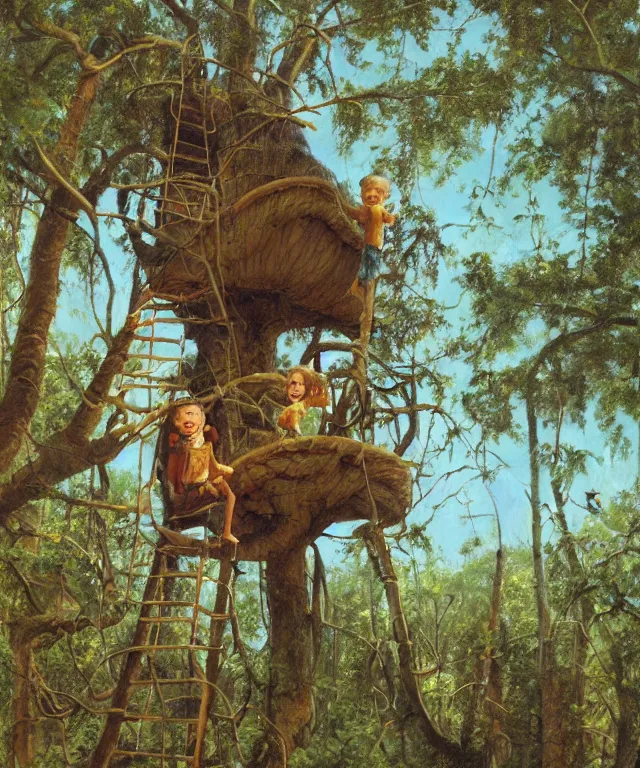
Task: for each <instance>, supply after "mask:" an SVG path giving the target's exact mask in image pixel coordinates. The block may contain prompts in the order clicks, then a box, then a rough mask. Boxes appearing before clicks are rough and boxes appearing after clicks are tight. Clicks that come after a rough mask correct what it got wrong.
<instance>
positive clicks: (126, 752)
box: [111, 749, 193, 763]
mask: <svg viewBox="0 0 640 768" xmlns="http://www.w3.org/2000/svg"><path fill="white" fill-rule="evenodd" d="M111 754H112V755H129V757H157V758H158V760H182V761H183V762H184V761H187V762H189V763H192V762H193V755H171V754H168V753H166V752H132V751H131V750H128V749H114V750H113V752H112V753H111Z"/></svg>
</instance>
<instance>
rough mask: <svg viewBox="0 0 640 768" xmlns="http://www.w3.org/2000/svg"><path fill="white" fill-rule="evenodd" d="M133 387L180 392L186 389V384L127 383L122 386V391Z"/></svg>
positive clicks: (127, 390)
mask: <svg viewBox="0 0 640 768" xmlns="http://www.w3.org/2000/svg"><path fill="white" fill-rule="evenodd" d="M132 389H172V390H175V391H176V392H180V391H181V390H183V389H184V386H180V385H179V384H125V385H124V386H122V387H120V391H121V392H129V391H131V390H132Z"/></svg>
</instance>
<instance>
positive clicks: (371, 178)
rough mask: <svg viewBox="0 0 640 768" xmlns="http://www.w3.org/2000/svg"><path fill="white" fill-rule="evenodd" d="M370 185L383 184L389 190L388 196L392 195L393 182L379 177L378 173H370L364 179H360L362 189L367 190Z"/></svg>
mask: <svg viewBox="0 0 640 768" xmlns="http://www.w3.org/2000/svg"><path fill="white" fill-rule="evenodd" d="M370 184H382V186H384V187H385V188H386V190H387V195H390V194H391V182H390V181H389V179H385V177H384V176H379V175H378V174H377V173H370V174H368V175H367V176H365V177H364V178H363V179H360V189H366V188H367V187H368V186H369V185H370Z"/></svg>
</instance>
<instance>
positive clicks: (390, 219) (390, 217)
mask: <svg viewBox="0 0 640 768" xmlns="http://www.w3.org/2000/svg"><path fill="white" fill-rule="evenodd" d="M382 221H383V222H384V223H385V224H388V225H389V226H390V227H392V226H393V225H394V224H395V223H396V217H395V216H394V214H393V213H389V212H388V211H386V210H385V209H384V208H383V209H382Z"/></svg>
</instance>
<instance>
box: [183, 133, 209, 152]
mask: <svg viewBox="0 0 640 768" xmlns="http://www.w3.org/2000/svg"><path fill="white" fill-rule="evenodd" d="M177 143H178V144H184V145H185V147H193V148H194V149H201V150H202V151H203V152H206V151H207V147H206V146H205V145H204V144H194V143H193V142H191V141H185V140H184V139H181V138H180V137H179V136H178V141H177Z"/></svg>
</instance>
